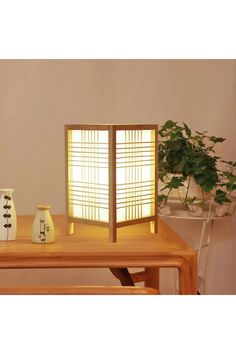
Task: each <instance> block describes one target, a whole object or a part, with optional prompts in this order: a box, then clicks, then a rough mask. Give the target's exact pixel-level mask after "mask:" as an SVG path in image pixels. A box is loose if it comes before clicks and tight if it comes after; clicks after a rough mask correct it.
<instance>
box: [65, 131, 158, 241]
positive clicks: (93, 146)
mask: <svg viewBox="0 0 236 354" xmlns="http://www.w3.org/2000/svg"><path fill="white" fill-rule="evenodd" d="M65 139H66V142H65V146H66V208H67V218H68V226H69V233H70V234H72V233H73V232H74V223H75V222H76V223H86V224H94V225H100V226H106V227H108V228H109V241H110V242H116V235H117V228H119V227H122V226H127V225H132V224H136V223H143V222H150V223H151V232H157V125H66V126H65Z"/></svg>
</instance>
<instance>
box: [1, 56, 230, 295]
mask: <svg viewBox="0 0 236 354" xmlns="http://www.w3.org/2000/svg"><path fill="white" fill-rule="evenodd" d="M235 98H236V61H234V60H201V61H199V60H141V61H140V60H89V61H88V60H43V61H41V60H23V61H22V60H12V61H3V60H2V61H0V123H1V125H0V127H1V129H0V166H1V173H0V186H1V187H13V188H14V189H15V194H14V199H15V203H16V208H17V213H18V214H27V213H31V214H32V213H34V212H35V205H36V204H38V203H50V204H51V205H52V213H54V214H56V213H64V135H63V133H64V131H63V127H64V124H66V123H123V122H125V123H135V122H137V123H143V122H150V123H158V124H162V123H163V122H164V121H166V120H167V119H173V120H178V121H185V122H186V123H187V124H189V125H190V126H191V127H192V128H193V129H198V130H203V129H204V130H209V131H210V133H211V134H212V135H216V136H224V137H226V138H227V141H226V142H225V143H224V144H223V145H222V147H220V148H218V150H217V152H218V153H219V154H222V155H223V156H224V158H225V159H232V160H233V159H236V158H235V157H236V147H235V128H236V120H235V119H236V99H235ZM172 226H173V227H175V228H176V229H178V228H180V230H179V231H180V232H181V233H183V232H184V234H186V235H184V236H186V237H187V236H188V235H189V231H191V234H192V233H193V231H192V230H193V226H192V225H189V224H187V225H186V224H184V227H183V225H181V224H180V223H175V224H174V225H172ZM194 228H196V231H195V232H194V236H193V237H197V235H198V233H199V225H195V226H194ZM183 229H184V231H183ZM235 229H236V223H235V222H233V223H232V225H231V227H230V228H229V227H228V226H227V225H226V224H225V222H223V221H222V222H220V224H219V225H217V228H216V232H215V234H214V243H213V246H212V252H211V255H210V262H209V267H210V268H209V277H208V291H209V292H210V293H235V294H236V279H235V277H234V273H235V270H236V261H235V260H234V259H236V257H234V254H235V252H236V239H235V236H236V235H235V234H236V232H235ZM195 234H196V235H195ZM4 272H5V273H4ZM35 273H37V275H35V279H36V278H37V277H40V276H41V274H42V273H41V272H38V271H35ZM49 273H50V272H49ZM49 273H48V272H47V274H49ZM0 274H2V281H13V280H15V276H14V275H16V274H17V279H20V280H25V279H27V280H29V281H33V280H32V273H29V272H23V271H18V273H17V272H15V273H14V271H11V272H10V271H1V273H0ZM43 274H44V281H49V280H50V279H49V278H50V276H51V277H53V279H59V278H60V280H61V279H62V280H63V279H64V281H67V280H68V279H70V281H72V280H73V279H74V281H77V277H79V279H80V281H81V282H82V281H84V280H85V279H88V278H89V279H90V281H91V282H96V281H97V282H99V281H107V282H109V283H113V282H114V281H113V278H112V277H110V275H109V273H108V272H105V271H102V270H97V271H96V274H97V277H98V278H97V280H96V279H95V276H94V273H92V272H91V271H85V270H83V271H82V270H79V271H74V270H71V271H66V273H65V271H63V273H62V272H60V273H59V272H58V271H51V273H50V274H51V275H50V274H49V275H47V274H46V273H45V272H44V273H43ZM61 274H67V275H68V278H67V280H66V278H65V277H61V276H60V275H61ZM7 278H8V280H7ZM167 284H168V283H167V282H166V285H165V288H166V289H167V287H168V286H167Z"/></svg>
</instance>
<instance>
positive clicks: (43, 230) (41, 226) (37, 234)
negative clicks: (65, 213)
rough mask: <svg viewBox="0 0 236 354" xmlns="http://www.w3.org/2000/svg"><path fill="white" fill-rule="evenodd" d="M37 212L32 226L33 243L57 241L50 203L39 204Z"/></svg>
mask: <svg viewBox="0 0 236 354" xmlns="http://www.w3.org/2000/svg"><path fill="white" fill-rule="evenodd" d="M37 209H38V211H37V214H36V216H35V218H34V222H33V226H32V242H33V243H53V242H54V241H55V230H54V225H53V221H52V217H51V215H50V212H49V209H50V206H49V205H37Z"/></svg>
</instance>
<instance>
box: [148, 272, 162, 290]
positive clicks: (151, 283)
mask: <svg viewBox="0 0 236 354" xmlns="http://www.w3.org/2000/svg"><path fill="white" fill-rule="evenodd" d="M145 286H146V287H149V288H155V289H158V290H159V268H158V267H155V268H145Z"/></svg>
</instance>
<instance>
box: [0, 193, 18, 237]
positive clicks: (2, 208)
mask: <svg viewBox="0 0 236 354" xmlns="http://www.w3.org/2000/svg"><path fill="white" fill-rule="evenodd" d="M13 192H14V190H13V189H10V188H4V189H0V241H13V240H15V239H16V210H15V205H14V201H13V199H12V193H13Z"/></svg>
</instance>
